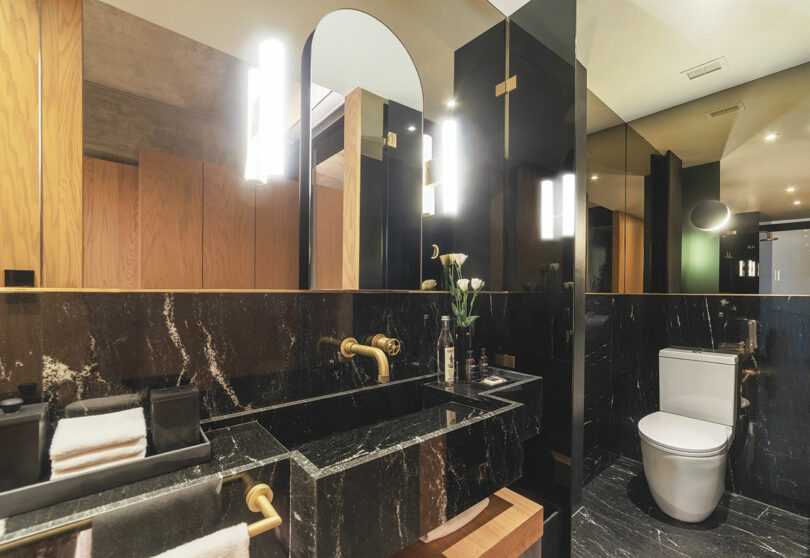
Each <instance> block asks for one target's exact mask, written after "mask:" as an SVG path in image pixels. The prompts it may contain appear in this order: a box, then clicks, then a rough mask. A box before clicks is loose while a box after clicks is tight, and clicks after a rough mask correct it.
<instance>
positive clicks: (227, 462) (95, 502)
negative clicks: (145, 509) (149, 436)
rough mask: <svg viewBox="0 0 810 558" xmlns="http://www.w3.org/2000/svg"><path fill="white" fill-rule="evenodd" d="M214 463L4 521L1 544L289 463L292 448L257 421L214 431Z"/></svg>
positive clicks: (211, 435) (0, 523)
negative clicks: (212, 481)
mask: <svg viewBox="0 0 810 558" xmlns="http://www.w3.org/2000/svg"><path fill="white" fill-rule="evenodd" d="M206 434H207V436H208V438H209V439H210V440H211V460H210V461H207V462H205V463H201V464H200V465H195V466H193V467H187V468H185V469H180V470H178V471H173V472H171V473H166V474H163V475H158V476H156V477H151V478H148V479H144V480H141V481H138V482H134V483H130V484H127V485H124V486H119V487H116V488H111V489H109V490H105V491H103V492H99V493H96V494H91V495H88V496H83V497H81V498H76V499H74V500H69V501H67V502H60V503H59V504H54V505H53V506H48V507H46V508H41V509H38V510H34V511H30V512H26V513H22V514H19V515H15V516H12V517H9V518H5V519H0V545H3V544H7V543H10V542H14V541H17V540H19V539H23V538H26V537H30V536H32V535H36V534H38V533H43V532H45V531H50V530H52V529H57V528H60V527H66V526H69V525H71V524H74V523H77V522H81V521H84V520H88V519H91V518H93V517H94V516H98V515H100V514H103V513H105V512H108V511H112V510H115V509H119V508H122V507H124V506H128V505H130V504H134V503H137V502H141V501H144V500H147V499H149V498H154V497H156V496H161V495H163V494H167V493H170V492H172V491H175V490H182V489H184V488H187V487H188V486H190V485H193V484H196V483H198V482H202V481H205V480H208V479H211V478H213V477H215V476H219V477H222V478H225V477H229V476H232V475H238V474H240V473H244V472H246V471H250V470H253V469H256V468H258V467H261V466H263V465H267V464H269V463H273V462H274V461H278V460H280V459H285V458H287V456H288V455H289V452H288V451H287V449H286V448H285V447H284V446H282V445H281V443H279V442H278V440H276V439H275V438H273V436H271V435H270V434H269V433H268V432H267V431H266V430H265V429H264V428H262V427H261V426H260V425H259V424H258V423H256V422H247V423H244V424H240V425H236V426H231V427H226V428H221V429H218V430H212V431H210V432H207V433H206Z"/></svg>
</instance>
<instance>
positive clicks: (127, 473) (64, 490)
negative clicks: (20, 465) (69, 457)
mask: <svg viewBox="0 0 810 558" xmlns="http://www.w3.org/2000/svg"><path fill="white" fill-rule="evenodd" d="M209 459H211V442H210V441H208V438H207V437H206V436H205V432H203V431H202V429H200V443H199V444H196V445H194V446H189V447H187V448H181V449H177V450H172V451H167V452H164V453H158V454H155V455H149V456H147V457H144V458H143V459H138V460H137V461H130V462H129V463H124V464H122V465H117V466H115V467H108V468H106V469H100V470H98V471H91V472H89V473H84V474H81V475H75V476H72V477H66V478H62V479H56V480H47V481H42V482H38V483H36V484H29V485H27V486H21V487H20V488H15V489H13V490H7V491H5V492H0V517H10V516H12V515H17V514H19V513H23V512H27V511H31V510H36V509H39V508H44V507H45V506H50V505H53V504H57V503H59V502H64V501H66V500H72V499H74V498H79V497H81V496H87V495H88V494H92V493H94V492H101V491H102V490H107V489H108V488H114V487H116V486H121V485H122V484H128V483H131V482H135V481H139V480H142V479H146V478H149V477H154V476H157V475H162V474H163V473H169V472H171V471H176V470H178V469H183V468H185V467H191V466H192V465H197V464H199V463H204V462H206V461H208V460H209Z"/></svg>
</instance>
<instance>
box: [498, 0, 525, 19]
mask: <svg viewBox="0 0 810 558" xmlns="http://www.w3.org/2000/svg"><path fill="white" fill-rule="evenodd" d="M489 3H490V4H492V5H493V6H495V7H496V8H497V9H498V11H500V12H501V13H502V14H503V15H505V16H506V17H509V16H511V15H512V14H513V13H515V12H516V11H518V10H519V9H520V8H522V7H523V6H524V5H526V4H528V3H529V0H489Z"/></svg>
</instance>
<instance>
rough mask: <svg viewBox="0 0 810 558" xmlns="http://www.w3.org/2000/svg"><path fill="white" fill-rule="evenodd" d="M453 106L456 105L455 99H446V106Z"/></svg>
mask: <svg viewBox="0 0 810 558" xmlns="http://www.w3.org/2000/svg"><path fill="white" fill-rule="evenodd" d="M455 106H456V100H455V99H450V100H449V101H447V108H454V107H455Z"/></svg>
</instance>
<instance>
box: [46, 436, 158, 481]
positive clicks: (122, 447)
mask: <svg viewBox="0 0 810 558" xmlns="http://www.w3.org/2000/svg"><path fill="white" fill-rule="evenodd" d="M144 455H146V438H141V439H140V440H136V441H134V442H128V443H126V444H118V445H115V446H108V447H106V448H102V449H98V450H94V451H86V452H84V453H79V454H76V455H74V456H71V457H63V458H60V459H55V460H54V461H51V471H53V472H55V473H63V472H65V471H70V470H73V469H80V468H83V467H92V466H94V465H99V464H101V463H109V462H110V461H118V460H120V459H124V458H127V457H135V456H141V457H143V456H144Z"/></svg>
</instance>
